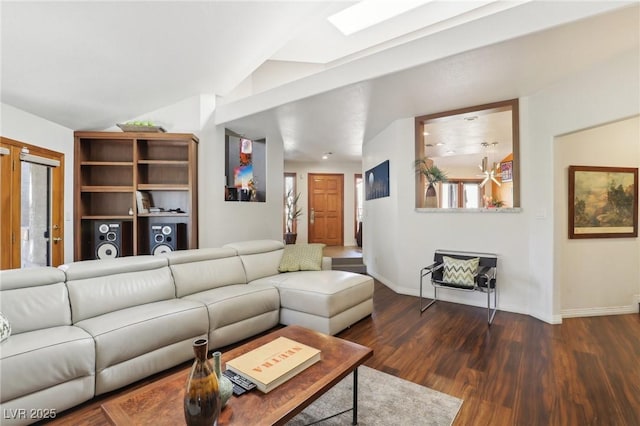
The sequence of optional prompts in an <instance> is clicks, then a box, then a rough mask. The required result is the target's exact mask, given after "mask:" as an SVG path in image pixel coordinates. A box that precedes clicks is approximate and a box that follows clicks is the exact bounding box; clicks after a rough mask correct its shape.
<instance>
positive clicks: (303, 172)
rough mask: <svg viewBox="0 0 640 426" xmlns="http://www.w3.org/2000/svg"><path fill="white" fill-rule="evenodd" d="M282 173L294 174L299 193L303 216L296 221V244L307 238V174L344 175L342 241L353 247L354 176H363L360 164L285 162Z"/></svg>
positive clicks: (354, 242)
mask: <svg viewBox="0 0 640 426" xmlns="http://www.w3.org/2000/svg"><path fill="white" fill-rule="evenodd" d="M284 171H285V172H290V173H296V178H297V183H296V188H297V191H298V192H299V193H300V201H299V203H300V206H301V207H302V212H303V215H302V217H300V219H299V220H298V237H297V239H296V241H297V242H300V243H306V242H307V241H308V237H309V224H308V222H309V208H308V200H309V197H308V192H309V191H308V190H309V185H308V182H309V173H339V174H343V175H344V193H343V195H344V197H343V203H344V227H343V241H344V245H345V246H355V245H356V239H355V226H354V223H355V217H354V216H355V175H356V174H363V172H362V165H361V163H333V162H331V159H330V158H329V159H328V160H326V161H322V162H299V161H287V162H285V164H284Z"/></svg>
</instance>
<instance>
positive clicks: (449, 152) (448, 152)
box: [447, 149, 456, 155]
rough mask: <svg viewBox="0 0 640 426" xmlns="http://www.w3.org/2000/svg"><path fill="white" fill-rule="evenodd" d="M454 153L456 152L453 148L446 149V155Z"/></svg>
mask: <svg viewBox="0 0 640 426" xmlns="http://www.w3.org/2000/svg"><path fill="white" fill-rule="evenodd" d="M455 153H456V152H455V151H454V150H452V149H450V150H449V151H447V154H448V155H452V154H455Z"/></svg>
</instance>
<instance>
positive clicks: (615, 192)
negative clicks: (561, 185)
mask: <svg viewBox="0 0 640 426" xmlns="http://www.w3.org/2000/svg"><path fill="white" fill-rule="evenodd" d="M637 236H638V168H637V167H636V168H633V167H593V166H569V238H571V239H574V238H635V237H637Z"/></svg>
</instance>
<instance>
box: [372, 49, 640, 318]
mask: <svg viewBox="0 0 640 426" xmlns="http://www.w3.org/2000/svg"><path fill="white" fill-rule="evenodd" d="M638 75H640V69H639V61H638V52H637V51H630V52H627V53H626V54H624V55H621V56H619V57H617V58H612V59H611V60H610V61H608V62H607V63H604V64H600V65H598V66H596V67H593V68H592V69H589V70H586V71H583V72H581V73H578V74H576V75H574V76H572V77H571V78H570V79H567V80H566V81H563V82H559V83H558V84H556V85H554V86H553V87H548V88H547V89H545V90H543V91H541V92H539V93H537V94H535V95H533V96H531V97H528V98H521V102H520V155H521V161H520V163H521V186H520V188H521V206H522V209H521V212H515V213H497V212H496V213H493V212H492V213H480V212H478V213H462V212H442V213H434V212H425V213H422V212H417V211H416V210H415V208H414V184H413V182H414V171H413V167H412V165H413V160H414V158H413V156H414V134H413V132H414V130H413V119H412V118H407V119H404V120H398V121H396V122H394V123H393V124H392V125H391V126H389V127H388V128H387V129H385V130H384V131H383V132H382V133H380V134H379V135H377V136H376V137H374V138H373V139H372V140H370V141H367V142H366V143H365V145H364V146H363V169H365V170H366V169H368V168H370V167H372V166H375V165H376V164H378V163H380V162H381V161H384V160H386V159H389V160H390V180H391V196H390V197H388V198H381V199H377V200H371V201H365V217H364V228H363V229H364V236H363V245H364V247H363V254H364V257H365V263H366V264H367V270H368V272H369V273H370V274H372V275H373V276H375V277H376V278H378V279H380V280H381V281H382V282H384V283H385V284H387V285H388V286H390V287H391V288H393V289H394V290H396V291H397V292H400V293H405V294H413V295H417V294H418V288H419V279H418V274H419V271H420V268H422V267H423V266H426V265H428V264H429V262H430V261H431V259H432V257H433V251H434V250H435V249H436V248H447V249H456V250H472V251H487V252H493V253H497V254H498V255H499V256H500V259H499V285H500V293H499V298H498V306H499V308H500V309H501V310H507V311H513V312H521V313H528V314H530V315H533V316H535V317H537V318H539V319H542V320H544V321H547V322H551V323H554V322H559V321H561V315H560V309H561V305H560V303H559V300H560V288H559V287H560V286H559V284H558V283H559V282H560V279H561V278H560V271H563V268H564V265H562V264H559V263H558V261H557V259H556V255H557V252H558V250H559V248H557V247H556V245H557V243H558V240H557V238H566V237H564V235H563V236H556V234H555V233H554V231H555V229H554V224H555V221H558V220H560V221H564V220H566V213H565V212H564V210H563V207H560V206H557V205H555V204H554V191H555V190H556V188H558V185H560V187H561V185H562V184H563V180H562V179H563V178H562V176H556V173H555V170H554V140H555V137H556V136H558V135H562V134H566V133H569V132H572V131H576V130H579V129H586V128H589V127H593V126H596V125H600V124H602V123H607V122H612V121H615V120H618V119H621V118H627V117H631V116H635V115H637V114H638V113H640V87H639V86H640V84H639V79H638ZM635 143H636V144H637V139H636V140H635ZM635 161H637V160H635ZM556 237H557V238H556ZM600 256H601V253H599V252H598V251H594V252H589V253H585V258H584V262H585V263H598V264H601V260H600ZM638 257H639V256H638V255H636V257H635V259H636V262H637V259H638ZM637 279H638V277H637V274H636V276H635V277H631V280H632V281H636V280H637ZM427 294H432V290H431V289H428V293H427ZM442 297H443V298H444V299H448V300H451V301H464V302H465V303H469V304H477V305H480V306H482V305H484V303H486V299H484V298H483V297H482V296H481V295H477V294H466V293H462V292H453V291H451V292H448V293H447V292H442Z"/></svg>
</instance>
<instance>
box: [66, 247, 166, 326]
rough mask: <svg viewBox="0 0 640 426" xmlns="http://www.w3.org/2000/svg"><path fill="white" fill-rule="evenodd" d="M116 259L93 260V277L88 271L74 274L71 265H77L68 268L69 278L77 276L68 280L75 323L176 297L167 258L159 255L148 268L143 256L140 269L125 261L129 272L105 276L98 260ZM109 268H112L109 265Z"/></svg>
mask: <svg viewBox="0 0 640 426" xmlns="http://www.w3.org/2000/svg"><path fill="white" fill-rule="evenodd" d="M142 257H143V258H144V257H149V256H142ZM120 259H126V258H120ZM115 260H118V259H105V260H100V261H98V262H97V263H95V266H96V271H95V275H94V276H91V275H90V274H89V273H88V271H82V273H81V274H78V273H76V272H77V271H74V268H73V267H74V266H76V265H77V264H72V265H71V267H70V268H69V269H68V270H67V274H69V276H70V277H77V278H79V279H71V280H70V281H67V288H68V289H69V299H70V300H71V305H72V306H73V310H72V314H73V315H72V318H73V322H74V324H75V323H77V322H79V321H83V320H85V319H88V318H92V317H97V316H100V315H103V314H106V313H109V312H114V311H118V310H121V309H126V308H130V307H136V306H140V305H144V304H148V303H153V302H158V301H161V300H170V299H173V298H175V293H176V288H175V285H174V282H173V277H172V276H171V270H170V269H169V267H168V266H166V265H167V259H166V258H162V259H161V261H160V262H159V263H151V265H153V266H154V267H151V268H149V267H148V266H149V263H148V262H146V259H144V261H143V262H141V263H140V265H139V266H141V269H139V270H135V268H132V267H131V264H132V263H133V262H128V266H129V267H128V268H126V269H125V270H126V271H128V272H125V273H113V275H104V274H103V272H104V270H102V269H100V266H99V263H100V262H108V263H112V261H115ZM92 263H93V262H92ZM155 266H158V267H155ZM108 269H111V265H109V266H108Z"/></svg>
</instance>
